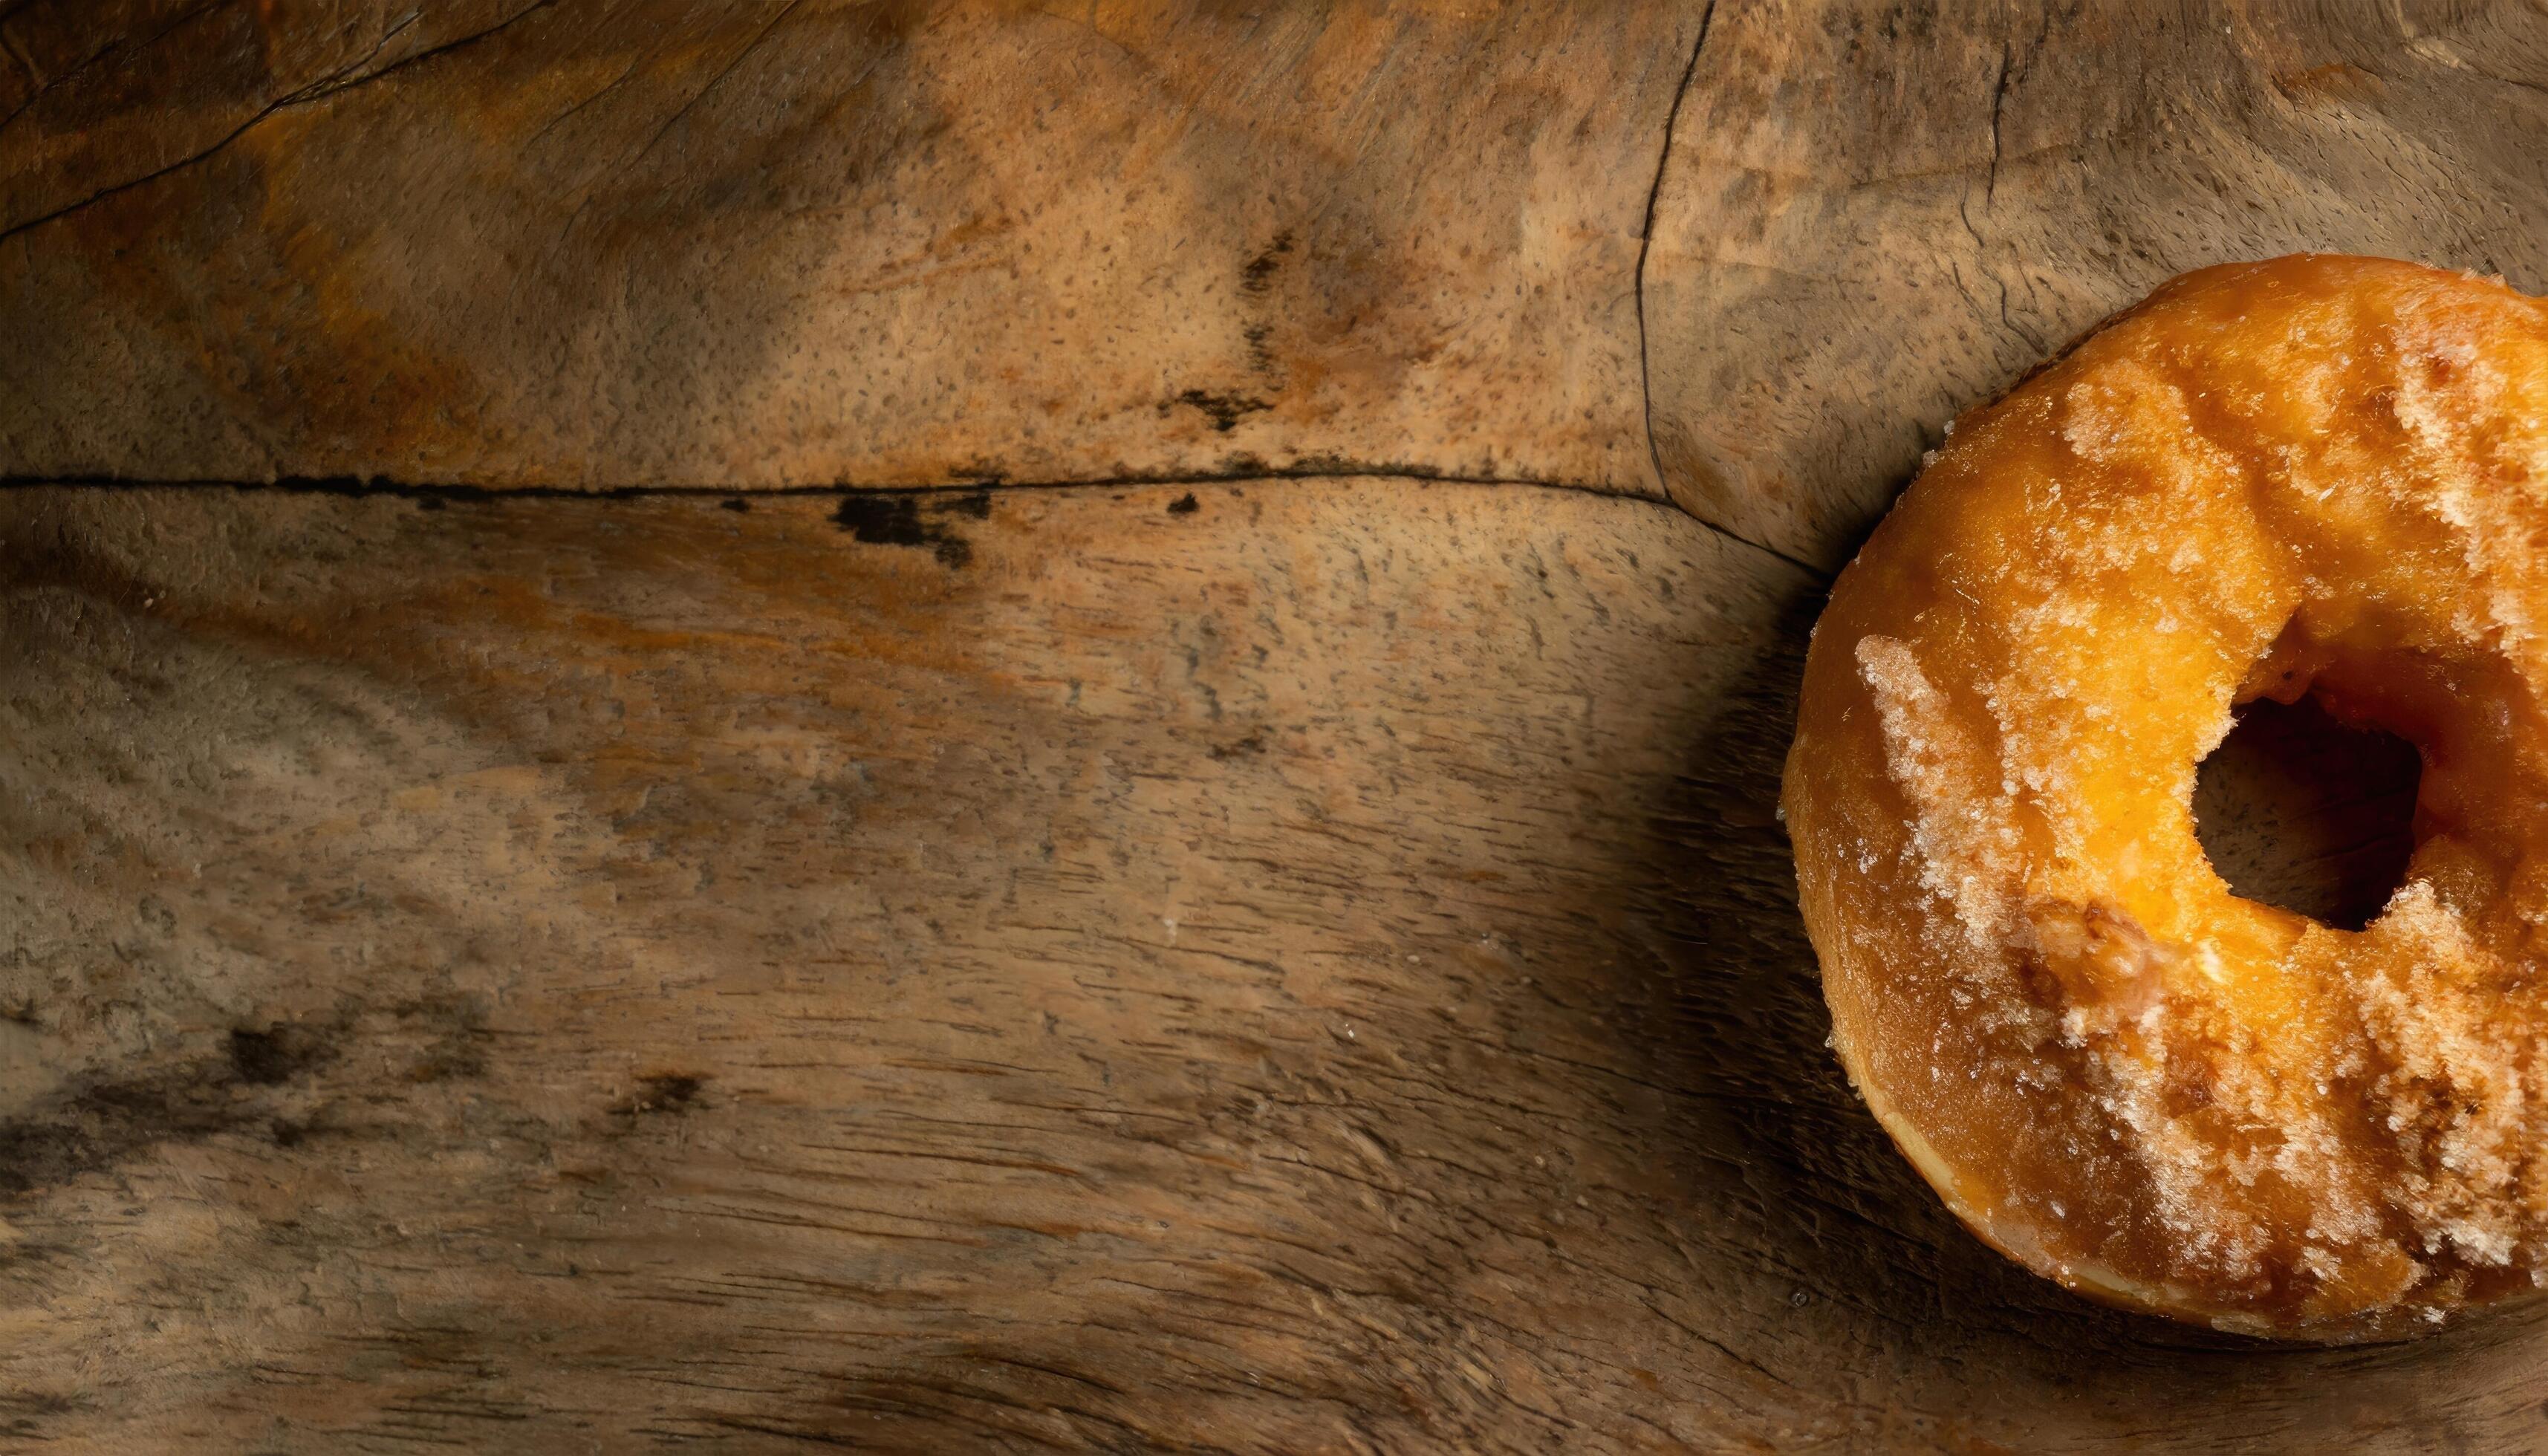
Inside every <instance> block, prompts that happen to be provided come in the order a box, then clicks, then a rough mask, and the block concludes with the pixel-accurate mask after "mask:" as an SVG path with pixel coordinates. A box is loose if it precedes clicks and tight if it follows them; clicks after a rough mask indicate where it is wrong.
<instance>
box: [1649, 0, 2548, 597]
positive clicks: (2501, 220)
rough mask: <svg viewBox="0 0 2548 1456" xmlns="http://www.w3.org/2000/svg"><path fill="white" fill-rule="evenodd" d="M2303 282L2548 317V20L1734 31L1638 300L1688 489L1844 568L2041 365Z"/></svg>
mask: <svg viewBox="0 0 2548 1456" xmlns="http://www.w3.org/2000/svg"><path fill="white" fill-rule="evenodd" d="M2311 249H2318V250H2322V251H2333V252H2357V253H2374V254H2380V255H2385V256H2393V257H2404V258H2414V259H2417V260H2420V261H2423V262H2429V263H2436V264H2440V265H2442V266H2445V267H2451V266H2457V267H2466V268H2472V269H2475V270H2477V271H2479V272H2482V273H2501V274H2503V275H2504V276H2505V277H2507V278H2508V279H2509V280H2510V281H2511V282H2512V283H2513V284H2514V285H2515V286H2517V287H2520V288H2523V289H2526V290H2529V291H2530V292H2533V293H2536V292H2540V291H2542V290H2543V289H2548V15H2543V13H2542V12H2541V11H2540V10H2539V9H2538V8H2537V7H2536V6H2525V5H2509V4H2505V5H2460V4H2417V5H2404V6H2392V5H2369V4H2363V5H2320V4H2304V3H2268V4H2259V5H2248V4H2237V5H2220V4H2211V3H2173V4H2166V5H2150V4H2142V3H2092V4H2087V5H2039V4H2014V3H2012V4H1994V5H1970V6H1945V7H1937V8H1935V9H1934V10H1933V9H1932V8H1930V7H1922V6H1880V5H1863V6H1859V5H1827V4H1814V3H1799V4H1759V5H1737V4H1728V5H1725V6H1722V7H1720V9H1719V11H1718V13H1717V14H1716V17H1715V20H1714V23H1713V24H1712V25H1711V26H1710V28H1709V30H1708V35H1707V41H1706V45H1705V46H1704V47H1703V51H1702V53H1701V54H1700V56H1699V63H1698V66H1697V67H1696V69H1695V71H1694V72H1693V82H1692V85H1691V88H1690V92H1689V95H1688V97H1687V98H1686V99H1685V100H1684V102H1683V107H1682V113H1681V116H1680V118H1679V121H1678V124H1677V126H1676V128H1675V145H1674V148H1673V156H1672V160H1671V163H1670V165H1669V166H1668V167H1667V168H1666V170H1665V174H1664V177H1663V181H1662V190H1661V193H1660V195H1659V196H1658V198H1657V208H1656V218H1655V231H1654V245H1653V255H1652V257H1651V258H1650V259H1649V260H1648V263H1647V268H1646V275H1645V285H1646V286H1645V300H1646V311H1647V317H1648V318H1649V319H1650V320H1651V321H1652V324H1653V327H1652V330H1651V338H1650V359H1651V362H1652V365H1653V370H1654V373H1653V379H1652V388H1653V398H1654V429H1655V444H1656V449H1657V453H1658V455H1659V456H1660V458H1661V460H1662V466H1663V473H1664V481H1665V484H1666V487H1667V489H1668V490H1669V491H1670V493H1671V496H1672V498H1673V499H1674V500H1678V501H1680V502H1682V503H1683V505H1685V506H1687V507H1688V508H1689V509H1691V510H1693V511H1695V512H1697V513H1698V514H1699V515H1701V516H1702V517H1704V518H1705V519H1707V520H1709V521H1711V522H1714V523H1715V524H1718V525H1721V526H1724V527H1726V528H1727V529H1730V530H1732V531H1735V532H1737V533H1738V534H1741V535H1743V536H1745V537H1746V538H1748V539H1751V540H1755V541H1761V542H1764V543H1767V544H1769V545H1773V546H1775V547H1777V548H1778V549H1779V550H1781V551H1784V552H1786V553H1787V554H1789V555H1791V556H1796V557H1799V558H1802V559H1805V560H1808V561H1812V562H1815V563H1818V564H1820V565H1823V566H1826V567H1836V566H1838V565H1839V564H1840V563H1841V562H1842V561H1843V560H1845V559H1847V557H1848V555H1849V553H1850V552H1851V551H1852V550H1854V549H1856V546H1857V543H1858V541H1859V539H1860V538H1861V537H1862V536H1864V535H1865V531H1866V529H1867V528H1868V527H1869V526H1870V525H1871V524H1873V522H1874V520H1875V518H1876V516H1878V515H1879V514H1881V513H1882V511H1883V508H1884V506H1885V504H1886V503H1887V502H1888V501H1890V500H1892V499H1893V494H1894V492H1895V491H1897V490H1899V489H1900V488H1901V486H1902V484H1903V483H1904V482H1905V481H1906V480H1907V479H1908V478H1909V476H1910V474H1911V471H1912V470H1913V468H1914V467H1915V466H1916V465H1917V464H1918V461H1919V457H1920V453H1921V452H1922V451H1923V450H1925V449H1928V448H1930V447H1932V446H1934V445H1936V444H1937V443H1938V441H1939V439H1940V438H1941V434H1940V431H1941V429H1942V428H1943V427H1944V425H1945V424H1946V422H1947V421H1948V420H1950V419H1952V418H1953V417H1954V416H1955V415H1956V414H1957V413H1958V412H1960V411H1962V410H1964V409H1969V408H1971V407H1972V406H1973V405H1975V404H1978V403H1980V402H1982V401H1984V400H1987V399H1989V398H1991V397H1992V396H1994V395H1996V394H1997V393H1999V392H2000V391H2001V390H2003V389H2005V388H2006V387H2008V386H2009V385H2010V384H2012V383H2014V382H2015V381H2016V379H2017V377H2018V376H2019V375H2020V374H2021V373H2022V372H2023V371H2025V370H2026V369H2028V368H2030V367H2032V366H2033V365H2034V364H2035V363H2036V362H2037V361H2039V360H2041V359H2043V358H2044V357H2045V355H2046V354H2047V352H2049V351H2051V350H2053V349H2056V348H2058V347H2060V346H2061V345H2062V344H2064V343H2066V342H2067V341H2069V340H2070V339H2072V338H2075V337H2077V336H2078V335H2079V334H2080V333H2082V332H2085V331H2086V330H2087V329H2088V328H2090V327H2092V326H2094V325H2095V324H2096V322H2097V321H2098V320H2099V319H2100V318H2104V317H2105V316H2106V315H2108V314H2110V313H2113V312H2114V311H2115V310H2117V309H2121V308H2123V307H2125V306H2127V305H2129V304H2131V303H2133V302H2135V301H2136V300H2138V299H2139V298H2140V297H2141V296H2142V295H2144V294H2146V293H2148V292H2149V290H2150V289H2151V288H2153V287H2155V286H2156V285H2157V284H2159V283H2161V282H2163V281H2165V280H2166V279H2168V278H2170V277H2173V276H2174V275H2176V274H2178V273H2181V272H2185V271H2187V270H2189V269H2193V268H2199V267H2203V266H2206V265H2208V264H2212V263H2218V262H2226V261H2230V260H2233V259H2238V258H2257V257H2272V256H2275V255H2278V254H2281V253H2289V252H2302V251H2307V250H2311Z"/></svg>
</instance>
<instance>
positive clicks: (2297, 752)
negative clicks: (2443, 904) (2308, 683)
mask: <svg viewBox="0 0 2548 1456" xmlns="http://www.w3.org/2000/svg"><path fill="white" fill-rule="evenodd" d="M2422 777H2423V763H2422V758H2421V756H2420V755H2419V754H2418V753H2417V752H2416V750H2415V746H2414V745H2413V744H2412V743H2410V742H2408V741H2407V740H2406V739H2403V738H2400V737H2398V736H2397V735H2395V734H2392V733H2387V732H2383V731H2381V730H2380V729H2377V728H2358V727H2350V726H2347V725H2346V724H2344V723H2341V722H2338V721H2337V720H2336V719H2335V718H2334V717H2333V716H2331V715H2330V714H2329V713H2328V712H2327V711H2326V709H2325V708H2324V707H2323V706H2322V705H2320V702H2319V700H2318V698H2317V696H2316V695H2315V694H2312V695H2309V696H2304V697H2302V698H2300V699H2299V700H2298V701H2296V702H2290V703H2282V702H2276V701H2274V700H2273V699H2272V698H2258V699H2256V700H2255V701H2253V702H2250V703H2246V704H2244V705H2242V706H2240V707H2239V708H2238V709H2237V716H2236V719H2235V721H2234V725H2233V726H2232V727H2231V728H2230V730H2229V737H2228V738H2225V739H2223V740H2222V742H2221V746H2220V747H2219V748H2217V749H2215V750H2213V752H2212V755H2211V757H2209V758H2207V759H2205V760H2204V761H2203V763H2202V766H2201V767H2200V768H2199V769H2198V770H2197V771H2196V774H2195V780H2194V833H2195V838H2196V839H2197V840H2199V841H2201V843H2202V845H2203V853H2204V854H2205V855H2206V856H2208V857H2210V859H2211V861H2212V867H2213V870H2214V871H2215V872H2216V873H2218V874H2219V875H2220V876H2221V877H2222V878H2223V879H2224V880H2226V881H2228V882H2229V889H2230V892H2231V893H2232V894H2235V895H2238V896H2240V897H2242V898H2245V899H2249V900H2255V901H2258V902H2259V903H2262V904H2267V905H2273V906H2276V907H2278V908H2281V909H2284V910H2289V911H2292V912H2294V913H2296V914H2300V915H2306V916H2308V917H2309V918H2310V919H2312V920H2315V921H2318V922H2320V924H2322V925H2328V926H2332V927H2334V928H2335V929H2338V930H2360V929H2362V928H2363V927H2364V926H2366V925H2369V924H2370V923H2371V922H2372V920H2374V919H2375V918H2377V917H2378V916H2379V914H2380V911H2381V909H2382V908H2383V907H2384V906H2386V905H2387V904H2388V903H2389V897H2390V896H2391V895H2392V894H2395V893H2396V892H2397V890H2398V887H2399V886H2400V885H2402V884H2404V883H2405V882H2406V878H2407V861H2408V859H2409V857H2410V856H2412V854H2413V853H2414V849H2415V840H2414V833H2413V828H2414V818H2415V794H2416V790H2417V788H2418V786H2419V785H2420V783H2421V781H2422Z"/></svg>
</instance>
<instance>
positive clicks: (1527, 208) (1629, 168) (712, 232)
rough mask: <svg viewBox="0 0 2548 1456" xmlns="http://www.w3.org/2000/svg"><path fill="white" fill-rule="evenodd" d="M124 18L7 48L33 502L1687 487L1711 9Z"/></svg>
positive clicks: (808, 3)
mask: <svg viewBox="0 0 2548 1456" xmlns="http://www.w3.org/2000/svg"><path fill="white" fill-rule="evenodd" d="M89 9H90V7H89V4H88V0H39V3H35V4H31V5H28V6H25V7H22V8H20V9H19V10H17V11H15V12H14V13H12V14H10V15H9V16H8V17H7V18H6V19H5V20H0V38H8V37H21V36H24V37H26V38H27V39H25V40H24V41H22V42H20V43H18V44H19V47H20V48H21V49H23V50H25V51H26V52H28V53H30V54H31V55H35V56H37V57H40V60H39V62H38V64H39V65H40V66H41V67H42V68H43V84H42V85H41V88H38V87H37V86H36V83H35V82H34V81H32V80H29V81H21V82H19V84H20V85H21V86H22V87H25V88H28V89H32V90H33V93H34V94H33V95H32V96H30V97H28V98H26V99H24V100H22V101H20V102H18V103H17V106H18V111H17V114H16V116H15V118H14V120H11V121H10V122H8V124H7V125H6V126H5V127H0V249H6V250H8V251H9V252H10V253H12V254H13V255H14V256H13V257H12V261H11V265H10V267H9V268H8V269H7V270H6V271H5V272H0V318H5V319H7V320H8V323H9V326H10V328H11V330H12V332H13V333H15V334H16V335H17V337H18V338H19V339H20V340H21V341H22V342H21V346H20V347H18V348H16V349H13V350H10V351H8V353H6V354H0V455H5V463H6V465H7V467H8V469H9V470H10V471H11V472H12V473H15V474H18V475H21V476H52V477H82V476H118V477H127V478H140V479H169V480H202V479H214V480H267V479H271V478H273V477H276V476H361V477H371V476H388V477H390V478H393V479H398V480H408V481H418V480H423V481H462V482H469V483H474V484H535V485H570V486H594V485H599V486H626V485H666V484H704V485H710V486H716V487H721V488H722V487H737V486H746V485H803V484H809V483H814V484H820V483H829V482H846V483H850V484H858V485H876V484H911V483H936V482H944V481H947V480H950V479H956V480H975V479H979V480H1000V479H1008V480H1059V479H1075V480H1087V479H1112V478H1121V477H1127V476H1137V475H1206V474H1235V475H1257V474H1263V473H1265V472H1267V471H1269V470H1274V471H1284V470H1308V471H1313V472H1317V473H1324V474H1335V473H1338V472H1339V471H1347V472H1349V471H1350V470H1352V469H1354V468H1357V466H1356V462H1372V461H1378V462H1385V463H1387V465H1388V466H1389V467H1390V468H1391V469H1395V470H1400V471H1404V472H1410V473H1422V474H1447V475H1467V476H1482V477H1514V478H1521V479H1536V480H1554V481H1563V482H1567V483H1571V484H1580V485H1589V486H1596V487H1600V488H1603V489H1615V490H1623V491H1631V492H1651V491H1652V490H1653V489H1654V486H1653V471H1652V467H1651V465H1650V464H1649V459H1650V454H1649V451H1648V450H1647V447H1646V441H1645V433H1644V425H1643V402H1642V395H1641V393H1640V389H1639V384H1638V380H1639V372H1638V371H1639V369H1640V367H1641V366H1640V362H1639V355H1638V342H1639V340H1638V333H1637V309H1636V279H1635V269H1636V264H1637V260H1638V251H1639V240H1640V228H1641V227H1642V224H1643V221H1644V209H1645V206H1646V202H1647V198H1648V194H1649V191H1650V184H1651V182H1652V179H1653V177H1654V174H1655V168H1656V165H1657V163H1658V161H1659V159H1660V156H1661V149H1660V148H1661V139H1660V138H1661V136H1662V131H1663V123H1664V117H1665V113H1666V111H1667V109H1668V108H1669V107H1670V105H1671V103H1672V100H1673V97H1674V93H1675V88H1676V86H1677V85H1678V83H1679V82H1680V80H1681V77H1682V74H1683V66H1684V62H1685V61H1686V60H1687V58H1688V56H1689V53H1690V49H1691V45H1692V40H1693V36H1694V32H1695V29H1696V24H1697V11H1696V9H1695V8H1694V7H1690V6H1617V7H1609V8H1607V9H1602V10H1585V9H1582V8H1580V7H1575V6H1569V5H1563V4H1542V5H1539V6H1536V7H1516V8H1513V9H1510V10H1507V11H1502V12H1500V13H1498V14H1496V15H1493V16H1492V17H1491V16H1487V15H1483V14H1476V13H1470V12H1464V11H1462V10H1460V9H1458V8H1456V7H1444V6H1431V5H1415V6H1408V7H1403V8H1399V9H1395V10H1371V9H1347V10H1342V11H1336V12H1319V11H1313V10H1312V9H1310V8H1308V7H1298V6H1294V7H1275V8H1273V9H1271V10H1268V11H1263V12H1252V11H1243V10H1234V9H1230V8H1228V7H1222V6H1215V5H1200V6H1191V7H1173V8H1171V7H1157V6H1150V5H1092V6H1084V7H1073V8H1071V9H1068V10H1067V11H1063V10H1055V11H1051V12H1047V11H1044V10H1039V9H1037V8H1034V7H1031V6H1023V5H1013V4H1012V5H969V6H968V5H958V6H927V5H911V4H853V3H839V0H755V3H749V4H738V5H730V6H699V5H692V4H687V3H682V0H649V3H640V4H634V5H615V6H613V5H603V4H599V3H593V0H506V3H505V4H503V5H501V6H499V5H496V4H491V3H473V4H469V5H459V6H447V5H446V6H421V7H419V6H414V5H405V4H401V5H391V4H387V3H384V0H346V3H318V0H300V3H293V4H284V5H279V6H278V5H273V4H253V3H248V0H229V3H221V4H214V5H209V6H205V5H189V6H188V7H187V8H186V9H184V10H183V11H178V10H177V7H176V6H175V5H174V4H170V5H163V6H159V7H149V6H135V7H134V8H133V13H132V14H131V15H130V16H129V17H127V18H126V22H125V24H124V26H123V27H122V28H121V32H120V33H117V32H116V31H115V30H114V29H113V28H112V21H113V19H114V18H113V17H112V16H111V15H110V16H108V17H94V16H91V15H89V14H86V12H87V11H88V10H89ZM162 12H175V13H174V14H173V15H170V14H163V13H162ZM400 17H405V18H406V20H405V21H402V20H401V19H400ZM406 22H412V23H411V24H410V23H406ZM63 32H70V33H72V36H73V37H75V38H76V40H73V39H65V38H63V37H62V34H61V33H63ZM101 35H113V37H114V39H113V40H112V41H108V42H104V43H101V41H100V39H99V38H100V36H101ZM101 44H104V45H107V46H121V47H122V48H121V49H114V50H110V52H109V54H110V56H111V57H112V56H117V55H120V56H124V57H125V63H124V64H121V65H118V64H115V63H113V61H112V59H109V60H107V61H89V62H88V63H86V64H82V63H81V59H80V58H81V57H82V56H83V55H84V54H85V53H86V52H88V51H90V50H93V49H95V48H96V47H98V46H100V45H101ZM10 79H12V80H16V79H17V78H14V77H13V78H10ZM8 105H9V98H8V97H7V96H6V94H5V93H0V115H6V114H7V111H6V110H5V108H6V107H7V106H8ZM287 280H288V282H286V281H287ZM74 401H77V402H79V405H78V407H77V408H71V405H72V402H74ZM1366 468H1367V467H1366Z"/></svg>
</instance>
